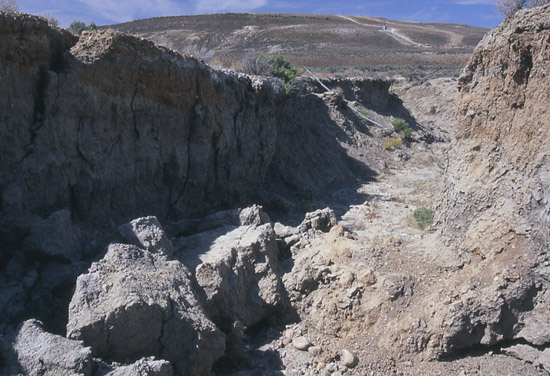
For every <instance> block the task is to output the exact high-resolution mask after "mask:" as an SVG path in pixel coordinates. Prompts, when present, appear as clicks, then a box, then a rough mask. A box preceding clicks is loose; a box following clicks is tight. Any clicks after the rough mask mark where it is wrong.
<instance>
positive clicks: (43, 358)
mask: <svg viewBox="0 0 550 376" xmlns="http://www.w3.org/2000/svg"><path fill="white" fill-rule="evenodd" d="M13 348H14V350H15V352H16V354H17V360H18V362H19V364H20V366H21V368H22V370H23V372H24V373H25V374H27V375H43V376H74V375H82V376H89V375H91V374H92V370H93V367H94V362H93V359H92V352H91V350H90V348H88V347H84V346H83V344H82V342H81V341H75V340H71V339H67V338H65V337H61V336H58V335H55V334H50V333H47V332H45V331H44V330H43V329H42V323H41V322H40V321H38V320H27V321H25V322H24V323H23V324H22V325H21V327H20V328H19V330H18V333H17V336H16V338H15V342H14V345H13Z"/></svg>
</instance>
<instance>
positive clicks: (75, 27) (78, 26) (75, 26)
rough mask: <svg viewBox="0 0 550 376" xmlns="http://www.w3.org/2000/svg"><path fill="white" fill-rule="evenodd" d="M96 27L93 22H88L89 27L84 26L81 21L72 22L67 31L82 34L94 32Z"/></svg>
mask: <svg viewBox="0 0 550 376" xmlns="http://www.w3.org/2000/svg"><path fill="white" fill-rule="evenodd" d="M96 29H97V26H96V24H95V23H94V22H90V24H89V25H86V23H85V22H82V21H73V22H72V23H71V25H70V26H69V31H70V32H72V33H75V34H82V33H83V32H84V31H90V30H96Z"/></svg>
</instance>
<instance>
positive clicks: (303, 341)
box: [292, 336, 311, 351]
mask: <svg viewBox="0 0 550 376" xmlns="http://www.w3.org/2000/svg"><path fill="white" fill-rule="evenodd" d="M292 344H293V345H294V347H296V348H297V349H298V350H302V351H306V350H307V349H308V348H309V347H311V342H309V339H307V338H306V337H303V336H302V337H296V338H294V339H293V340H292Z"/></svg>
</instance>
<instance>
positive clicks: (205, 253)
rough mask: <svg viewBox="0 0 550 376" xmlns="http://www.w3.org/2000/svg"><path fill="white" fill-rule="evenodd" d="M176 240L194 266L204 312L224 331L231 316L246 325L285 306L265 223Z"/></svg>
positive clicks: (274, 249) (270, 231) (273, 247)
mask: <svg viewBox="0 0 550 376" xmlns="http://www.w3.org/2000/svg"><path fill="white" fill-rule="evenodd" d="M180 243H181V244H182V248H181V249H179V255H180V257H181V258H182V260H183V262H184V263H185V264H186V265H187V266H188V267H189V268H190V269H193V268H194V269H195V278H196V280H197V284H198V285H199V287H200V289H201V290H202V292H203V295H204V297H205V302H204V308H205V310H206V312H207V314H208V316H209V317H210V318H211V319H212V320H213V321H214V322H216V323H217V324H218V325H221V326H222V329H223V330H224V331H225V332H229V331H230V330H232V328H231V325H232V323H233V322H235V321H240V322H241V323H242V324H243V325H244V327H247V328H248V327H250V326H251V325H254V324H255V323H257V322H259V321H260V320H262V319H263V318H265V317H267V316H268V315H269V314H271V313H273V312H275V311H277V310H280V309H281V308H282V307H283V306H284V302H285V300H284V294H283V285H282V282H281V280H280V278H279V276H278V275H277V269H278V252H279V251H278V248H277V244H276V241H275V233H274V232H273V228H272V227H271V225H270V224H265V225H261V226H259V227H253V226H243V227H238V228H236V229H234V230H232V231H230V232H228V233H225V234H224V233H219V232H208V233H204V234H198V235H195V236H193V237H189V238H183V239H182V241H181V242H180Z"/></svg>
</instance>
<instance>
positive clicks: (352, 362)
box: [342, 349, 359, 368]
mask: <svg viewBox="0 0 550 376" xmlns="http://www.w3.org/2000/svg"><path fill="white" fill-rule="evenodd" d="M342 362H343V363H344V365H345V366H346V367H348V368H354V367H355V366H356V365H357V363H359V358H358V357H357V355H355V354H354V353H352V352H351V351H349V350H347V349H344V350H342Z"/></svg>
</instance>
